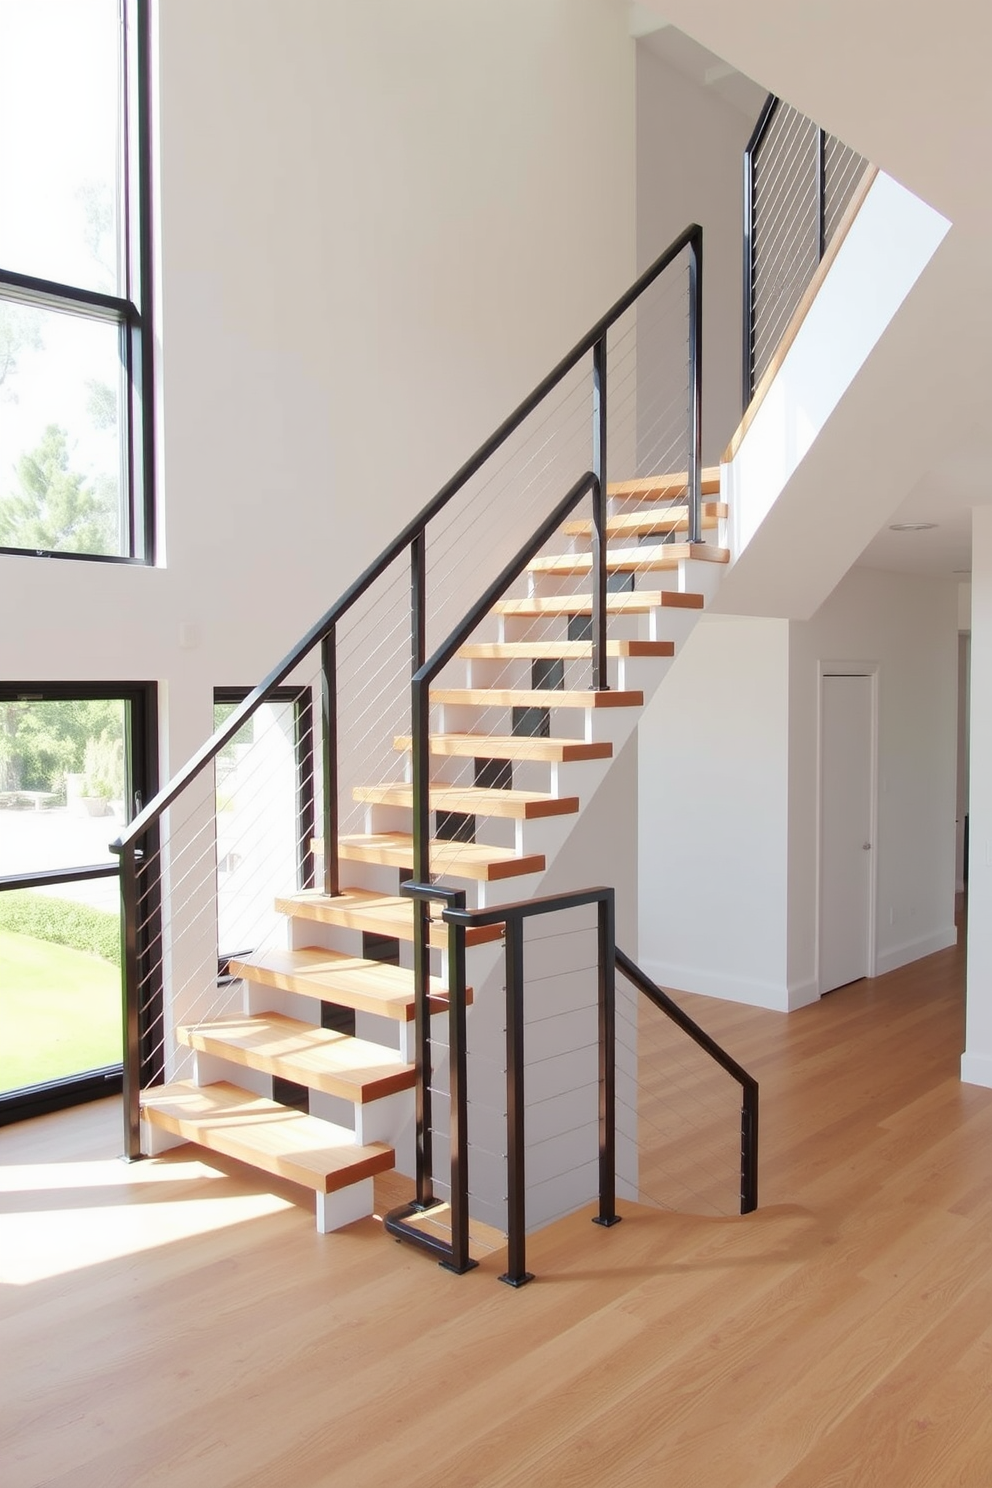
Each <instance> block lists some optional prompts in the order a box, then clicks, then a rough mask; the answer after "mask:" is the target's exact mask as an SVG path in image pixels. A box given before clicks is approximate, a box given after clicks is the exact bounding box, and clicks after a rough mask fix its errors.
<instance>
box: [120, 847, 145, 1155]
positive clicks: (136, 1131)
mask: <svg viewBox="0 0 992 1488" xmlns="http://www.w3.org/2000/svg"><path fill="white" fill-rule="evenodd" d="M121 960H122V964H123V968H124V976H123V981H122V986H121V992H122V997H123V1004H124V1005H123V1028H124V1051H123V1052H124V1085H123V1090H124V1156H125V1158H126V1159H127V1161H128V1162H136V1161H137V1160H138V1158H139V1157H140V1156H141V1019H140V1015H139V1007H138V1003H139V968H138V870H137V860H136V857H135V847H134V843H133V842H128V843H125V844H124V845H123V846H122V848H121Z"/></svg>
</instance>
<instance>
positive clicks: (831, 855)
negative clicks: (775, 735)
mask: <svg viewBox="0 0 992 1488" xmlns="http://www.w3.org/2000/svg"><path fill="white" fill-rule="evenodd" d="M873 685H874V679H873V678H872V677H870V676H824V677H823V678H822V692H821V707H820V718H821V741H820V935H819V947H820V991H821V993H822V992H831V991H832V990H833V989H834V988H835V987H843V986H845V985H846V984H847V983H848V982H855V981H857V980H858V979H859V978H860V977H863V976H867V975H868V974H869V971H870V969H871V951H870V935H871V902H872V874H873V868H872V864H873V859H874V844H873V841H872V832H873V819H874V810H873V800H872V793H873V754H874V728H873V718H872V715H873V696H872V694H873Z"/></svg>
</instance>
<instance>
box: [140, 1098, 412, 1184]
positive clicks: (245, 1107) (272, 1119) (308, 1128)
mask: <svg viewBox="0 0 992 1488" xmlns="http://www.w3.org/2000/svg"><path fill="white" fill-rule="evenodd" d="M141 1108H142V1110H141V1114H142V1116H143V1117H144V1119H145V1120H146V1121H150V1122H151V1123H152V1125H153V1126H159V1127H161V1128H162V1129H163V1130H164V1131H168V1132H172V1134H173V1135H174V1136H177V1137H185V1139H186V1140H187V1141H188V1142H196V1143H198V1144H199V1146H201V1147H209V1148H210V1149H211V1150H212V1151H214V1152H223V1153H225V1154H226V1155H227V1156H228V1157H235V1158H238V1159H239V1161H241V1162H246V1163H251V1164H252V1166H253V1167H256V1168H262V1169H263V1170H264V1171H265V1172H266V1173H273V1174H276V1175H278V1176H279V1177H281V1178H289V1179H291V1180H292V1182H294V1183H302V1184H304V1185H305V1186H306V1187H307V1188H312V1189H315V1190H316V1192H317V1193H333V1192H334V1191H335V1190H336V1189H339V1188H346V1187H347V1186H348V1184H350V1183H358V1182H359V1181H360V1180H361V1179H363V1178H371V1177H373V1175H374V1174H376V1173H384V1172H387V1171H388V1170H389V1169H390V1168H391V1167H392V1166H393V1161H394V1158H395V1154H394V1152H393V1149H392V1148H391V1147H387V1146H386V1144H385V1143H384V1142H371V1143H369V1144H367V1145H366V1146H363V1147H358V1146H356V1145H355V1134H354V1132H351V1131H349V1130H348V1129H347V1127H343V1126H335V1124H334V1123H333V1122H332V1121H321V1120H319V1119H318V1118H317V1117H316V1116H307V1115H305V1114H304V1113H303V1112H301V1111H294V1110H291V1109H290V1108H289V1107H287V1106H280V1105H279V1104H278V1103H277V1102H276V1101H271V1100H265V1099H264V1097H262V1096H259V1095H253V1094H252V1093H251V1091H248V1090H240V1089H239V1088H238V1086H237V1085H230V1084H228V1083H227V1081H226V1080H222V1081H219V1082H218V1083H217V1084H215V1085H194V1084H192V1082H191V1081H189V1080H179V1081H177V1082H176V1083H175V1084H174V1085H156V1086H152V1088H151V1089H150V1090H146V1091H144V1092H143V1094H142V1097H141Z"/></svg>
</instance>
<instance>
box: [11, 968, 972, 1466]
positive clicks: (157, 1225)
mask: <svg viewBox="0 0 992 1488" xmlns="http://www.w3.org/2000/svg"><path fill="white" fill-rule="evenodd" d="M961 978H962V963H961V953H960V952H959V951H949V952H943V953H941V954H940V955H937V956H933V957H930V958H929V959H928V960H926V961H922V962H918V963H917V964H916V965H915V966H912V967H909V968H907V969H905V970H904V971H901V972H897V973H893V974H892V975H890V976H888V977H884V978H881V979H879V980H878V981H875V982H863V983H860V984H858V985H856V986H852V987H850V988H846V989H843V990H841V991H839V992H836V993H834V994H833V995H831V996H830V997H829V998H826V999H825V1000H824V1001H823V1002H821V1003H819V1004H818V1005H816V1006H814V1007H810V1008H807V1009H804V1010H803V1011H801V1012H798V1013H794V1014H792V1015H791V1016H789V1017H783V1016H780V1015H777V1014H772V1013H764V1012H760V1011H755V1010H752V1009H746V1008H738V1007H733V1006H731V1005H728V1004H719V1003H713V1002H702V1001H695V1002H694V1004H693V1010H694V1011H695V1012H696V1013H697V1015H700V1016H702V1017H703V1018H704V1019H705V1021H706V1024H707V1026H709V1027H710V1028H712V1029H713V1031H714V1032H715V1033H716V1034H717V1036H718V1037H720V1038H722V1039H723V1040H724V1041H725V1042H726V1043H727V1044H728V1046H729V1047H730V1048H731V1050H732V1051H733V1052H734V1053H735V1054H736V1055H737V1056H738V1057H739V1058H740V1059H741V1060H742V1061H743V1063H745V1064H746V1065H747V1066H749V1067H750V1068H751V1069H752V1070H753V1071H754V1072H755V1073H756V1074H757V1075H758V1076H759V1078H760V1080H761V1082H762V1155H763V1169H762V1195H761V1197H762V1207H761V1209H760V1211H759V1212H758V1213H757V1214H756V1215H754V1216H751V1217H750V1218H748V1219H745V1220H741V1219H739V1218H736V1219H734V1218H700V1217H693V1216H689V1215H679V1214H676V1215H671V1214H663V1213H659V1212H656V1211H649V1210H633V1209H631V1208H630V1206H627V1217H626V1219H625V1220H624V1222H623V1223H622V1224H621V1225H619V1226H617V1227H616V1228H615V1229H613V1230H610V1231H603V1230H600V1229H598V1228H597V1227H595V1226H593V1225H591V1224H589V1223H588V1217H587V1216H581V1217H573V1218H572V1219H570V1220H566V1221H563V1222H562V1223H560V1224H558V1225H557V1226H555V1227H554V1228H553V1229H551V1230H549V1231H547V1232H545V1233H544V1234H543V1235H542V1236H540V1237H538V1238H536V1239H535V1240H534V1241H533V1243H532V1247H531V1255H530V1259H531V1261H532V1263H533V1268H534V1269H535V1270H536V1271H537V1272H538V1276H539V1279H538V1280H537V1281H536V1282H534V1283H533V1284H532V1285H531V1286H529V1287H527V1288H525V1289H523V1290H522V1291H520V1292H513V1291H511V1290H510V1289H508V1288H506V1287H503V1286H500V1285H499V1284H498V1283H497V1282H496V1281H495V1279H494V1278H495V1276H496V1274H497V1273H498V1270H499V1262H498V1257H491V1258H490V1259H489V1260H487V1261H486V1262H485V1263H484V1264H483V1266H482V1267H481V1268H480V1269H479V1270H478V1271H475V1272H473V1273H472V1274H471V1275H469V1276H467V1277H463V1278H456V1277H453V1276H450V1275H448V1274H446V1273H444V1272H442V1271H441V1270H439V1269H438V1268H437V1267H436V1266H434V1265H433V1264H431V1263H430V1262H429V1261H427V1260H426V1259H425V1258H424V1257H422V1256H420V1255H418V1254H415V1253H413V1252H411V1251H410V1250H409V1249H408V1248H405V1247H401V1246H398V1245H396V1244H393V1243H392V1242H389V1241H387V1240H386V1239H385V1238H384V1236H383V1234H382V1231H381V1228H380V1227H379V1225H378V1224H377V1223H376V1222H374V1221H372V1220H369V1221H363V1222H362V1223H361V1224H359V1225H355V1226H353V1227H352V1228H351V1229H350V1230H349V1231H346V1232H344V1233H341V1234H339V1235H336V1236H323V1237H322V1236H320V1235H318V1234H316V1232H315V1231H314V1229H313V1226H312V1221H311V1218H310V1216H309V1214H308V1213H307V1212H306V1211H305V1210H304V1209H302V1208H298V1207H296V1206H295V1205H294V1204H293V1203H291V1202H290V1201H289V1200H288V1199H287V1197H286V1193H285V1192H284V1193H278V1192H272V1191H271V1190H265V1189H263V1187H262V1183H260V1181H259V1180H258V1179H256V1178H255V1177H254V1176H253V1175H251V1174H247V1173H245V1172H244V1171H242V1170H239V1169H238V1168H237V1166H236V1165H234V1164H228V1165H226V1166H224V1167H222V1166H221V1164H220V1163H218V1162H217V1161H216V1160H215V1159H212V1158H211V1159H210V1160H209V1161H207V1160H205V1158H204V1156H201V1155H197V1154H196V1153H194V1152H193V1151H192V1150H190V1149H185V1150H181V1151H179V1152H176V1153H173V1154H171V1155H170V1156H169V1157H168V1158H166V1159H163V1160H160V1161H158V1162H155V1163H143V1164H139V1165H136V1166H134V1167H131V1168H127V1167H125V1166H124V1165H123V1164H121V1163H120V1162H118V1161H117V1160H116V1159H115V1157H114V1154H115V1152H116V1150H117V1140H118V1138H117V1127H116V1111H115V1110H114V1109H113V1107H112V1105H111V1103H105V1104H102V1105H100V1106H91V1107H88V1108H84V1109H82V1110H80V1111H78V1112H75V1113H72V1114H68V1115H60V1116H56V1117H47V1118H43V1119H42V1120H39V1121H36V1122H33V1123H27V1124H24V1125H22V1126H19V1127H11V1128H8V1129H7V1130H6V1131H4V1132H0V1165H2V1172H0V1178H2V1186H3V1190H4V1192H3V1215H2V1219H0V1272H2V1277H3V1282H4V1284H3V1286H2V1288H0V1309H2V1311H0V1371H2V1374H3V1388H2V1391H0V1482H2V1483H3V1485H4V1488H41V1485H54V1484H58V1485H70V1484H71V1485H73V1488H90V1485H92V1488H96V1485H101V1488H104V1485H106V1488H111V1485H121V1488H135V1485H150V1484H157V1485H167V1488H172V1485H175V1488H235V1485H237V1488H247V1485H263V1484H264V1485H266V1488H312V1485H319V1484H341V1485H345V1484H347V1485H352V1488H366V1485H370V1488H371V1485H374V1488H378V1485H387V1484H391V1483H394V1482H398V1483H401V1484H403V1485H404V1488H426V1485H428V1484H430V1485H437V1484H445V1485H449V1488H464V1485H476V1484H485V1485H495V1484H499V1485H510V1484H513V1485H521V1488H522V1485H528V1488H530V1485H534V1484H540V1485H545V1484H562V1485H565V1484H568V1485H589V1488H592V1485H597V1488H598V1485H601V1484H611V1485H613V1484H619V1485H624V1488H627V1485H642V1484H643V1485H652V1488H659V1485H660V1488H689V1485H697V1484H698V1485H701V1488H702V1485H705V1488H724V1485H727V1488H771V1485H783V1488H833V1485H857V1488H871V1485H892V1488H913V1485H921V1488H922V1485H926V1488H944V1485H950V1484H955V1485H966V1488H968V1485H974V1488H988V1485H989V1484H992V1091H987V1090H978V1089H974V1088H969V1087H967V1086H962V1085H960V1084H959V1083H958V1058H959V1055H960V1051H961V1046H962V992H961Z"/></svg>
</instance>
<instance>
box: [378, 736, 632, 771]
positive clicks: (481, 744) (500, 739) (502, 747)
mask: <svg viewBox="0 0 992 1488" xmlns="http://www.w3.org/2000/svg"><path fill="white" fill-rule="evenodd" d="M411 742H412V741H411V739H410V736H409V734H398V735H397V737H396V738H395V739H394V740H393V747H394V748H395V749H401V750H408V749H409V748H410V746H411ZM431 753H432V754H437V755H445V756H456V757H458V758H460V759H473V758H474V759H500V760H537V761H539V762H547V763H549V764H566V763H569V762H573V763H574V762H575V761H577V760H594V759H611V758H612V756H613V745H612V744H610V743H609V742H607V741H605V740H598V741H597V742H595V743H589V744H587V743H586V742H585V740H583V739H538V738H531V737H529V736H528V735H526V734H512V735H506V734H502V735H499V734H432V735H431Z"/></svg>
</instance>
